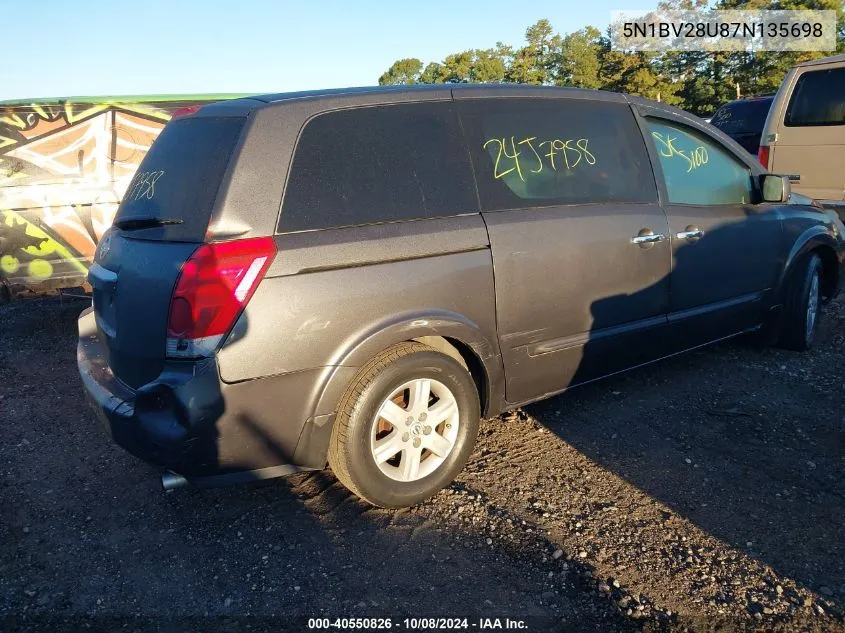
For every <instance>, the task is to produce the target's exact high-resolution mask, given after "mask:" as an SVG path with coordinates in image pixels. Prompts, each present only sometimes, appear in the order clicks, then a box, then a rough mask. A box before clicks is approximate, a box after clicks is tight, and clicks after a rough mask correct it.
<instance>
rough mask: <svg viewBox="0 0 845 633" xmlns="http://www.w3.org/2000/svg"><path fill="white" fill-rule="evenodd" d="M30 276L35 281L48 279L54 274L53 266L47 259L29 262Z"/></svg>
mask: <svg viewBox="0 0 845 633" xmlns="http://www.w3.org/2000/svg"><path fill="white" fill-rule="evenodd" d="M27 270H28V271H29V276H30V277H34V278H35V279H47V278H48V277H49V276H50V275H52V274H53V265H52V264H51V263H50V262H48V261H47V260H46V259H36V260H35V261H31V262H29V267H28V269H27Z"/></svg>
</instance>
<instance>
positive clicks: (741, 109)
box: [710, 97, 774, 156]
mask: <svg viewBox="0 0 845 633" xmlns="http://www.w3.org/2000/svg"><path fill="white" fill-rule="evenodd" d="M773 100H774V98H773V97H756V98H753V99H745V100H743V101H733V102H731V103H728V104H725V105H723V106H722V107H721V108H719V109H718V110H717V111H716V113H715V114H714V115H713V118H712V119H711V121H710V124H711V125H714V126H716V127H717V128H719V129H720V130H722V132H724V133H725V134H727V135H728V136H730V137H731V138H732V139H733V140H735V141H736V142H737V143H739V144H740V145H742V147H744V148H745V149H746V151H748V152H750V153H752V154H754V155H755V156H756V155H757V150H758V149H759V148H760V137H762V135H763V128H764V127H765V125H766V117H767V116H768V114H769V108H771V107H772V101H773Z"/></svg>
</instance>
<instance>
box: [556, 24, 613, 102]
mask: <svg viewBox="0 0 845 633" xmlns="http://www.w3.org/2000/svg"><path fill="white" fill-rule="evenodd" d="M601 53H602V47H601V33H600V32H599V30H598V29H597V28H595V27H592V26H588V27H586V28H583V29H581V30H580V31H576V32H575V33H570V34H569V35H567V36H566V37H564V38H563V40H562V41H561V45H560V50H559V52H558V55H557V60H556V62H557V63H556V65H555V66H556V67H555V69H554V73H553V75H554V81H555V83H556V84H558V85H561V86H575V87H577V88H600V87H601V85H602V82H601V79H600V78H599V70H600V69H601V58H600V57H601Z"/></svg>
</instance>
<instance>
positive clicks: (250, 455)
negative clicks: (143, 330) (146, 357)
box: [76, 308, 305, 483]
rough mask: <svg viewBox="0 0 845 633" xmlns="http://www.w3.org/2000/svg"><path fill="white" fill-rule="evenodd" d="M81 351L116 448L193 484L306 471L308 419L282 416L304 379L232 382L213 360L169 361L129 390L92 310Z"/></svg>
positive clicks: (90, 389) (93, 399)
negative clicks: (298, 460) (299, 453)
mask: <svg viewBox="0 0 845 633" xmlns="http://www.w3.org/2000/svg"><path fill="white" fill-rule="evenodd" d="M76 354H77V365H78V367H79V374H80V377H81V378H82V383H83V386H84V389H85V394H86V397H87V400H88V403H89V405H90V406H91V407H92V409H93V410H94V412H95V414H96V416H97V418H98V419H99V421H100V422H101V423H102V425H103V426H104V427H105V428H106V430H107V431H108V432H109V434H110V435H111V437H112V439H113V440H114V441H115V443H117V444H118V445H119V446H121V447H122V448H124V449H125V450H127V451H128V452H130V453H132V454H133V455H135V456H136V457H139V458H141V459H142V460H144V461H146V462H149V463H152V464H155V465H158V466H162V467H164V468H166V469H169V470H172V471H174V472H176V473H178V474H180V475H183V476H185V477H186V478H187V479H188V480H189V481H193V480H195V479H197V480H199V479H206V478H221V479H223V480H225V483H235V482H237V481H238V480H239V479H238V477H237V475H238V474H243V475H245V476H244V477H243V479H244V480H249V479H263V478H267V477H269V476H278V475H284V474H290V473H291V472H295V471H296V470H300V469H303V468H300V467H299V466H297V465H296V464H294V453H295V452H296V447H297V444H298V443H299V437H300V435H301V433H302V429H303V427H304V425H305V420H304V419H302V420H300V419H297V418H298V417H299V416H296V415H294V416H292V419H290V418H288V417H287V416H286V415H285V413H286V412H287V411H297V410H299V409H298V407H297V406H296V399H297V397H299V398H301V397H302V396H301V394H302V393H303V390H302V388H301V384H299V381H281V382H280V381H279V380H278V379H275V380H274V379H272V378H267V379H257V380H250V381H246V382H244V383H236V384H227V383H224V382H222V381H221V380H220V377H219V373H218V368H217V362H216V359H215V358H214V357H212V358H208V359H203V360H201V361H197V362H182V363H168V366H167V367H166V369H165V370H164V371H163V372H162V373H161V375H160V376H159V377H158V378H157V379H156V380H154V381H152V382H150V383H148V384H146V385H144V386H142V387H140V388H138V389H131V388H129V387H128V386H126V385H125V384H123V383H122V382H121V381H120V380H118V379H117V378H116V377H115V376H114V374H113V373H112V371H111V369H110V368H109V365H108V361H107V359H106V356H105V354H104V353H103V350H102V347H101V345H100V341H99V335H98V332H97V327H96V322H95V319H94V311H93V308H88V309H86V310H85V311H84V312H83V313H82V314H81V315H80V317H79V341H78V344H77V352H76ZM251 473H252V475H253V476H250V474H251ZM271 473H275V475H273V474H271ZM197 483H201V482H197Z"/></svg>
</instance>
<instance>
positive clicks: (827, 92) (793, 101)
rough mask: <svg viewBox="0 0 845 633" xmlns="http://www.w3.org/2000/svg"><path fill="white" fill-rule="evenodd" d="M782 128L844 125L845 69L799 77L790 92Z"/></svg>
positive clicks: (811, 73) (822, 71)
mask: <svg viewBox="0 0 845 633" xmlns="http://www.w3.org/2000/svg"><path fill="white" fill-rule="evenodd" d="M784 124H785V125H787V126H788V127H805V126H813V125H845V68H832V69H830V70H814V71H812V72H805V73H804V74H802V75H801V76H800V77H799V78H798V81H797V82H796V84H795V89H794V90H793V91H792V97H791V98H790V100H789V105H788V106H787V108H786V117H785V119H784Z"/></svg>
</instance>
